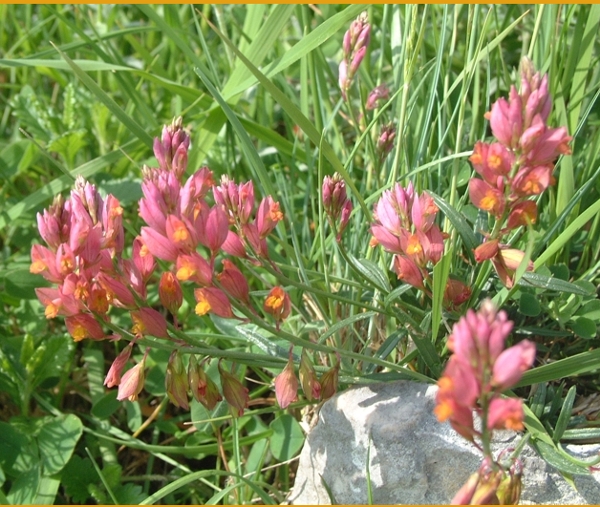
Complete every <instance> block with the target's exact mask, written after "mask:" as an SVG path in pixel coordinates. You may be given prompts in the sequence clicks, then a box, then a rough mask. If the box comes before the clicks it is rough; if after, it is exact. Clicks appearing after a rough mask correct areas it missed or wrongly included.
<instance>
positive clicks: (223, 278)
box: [217, 259, 250, 305]
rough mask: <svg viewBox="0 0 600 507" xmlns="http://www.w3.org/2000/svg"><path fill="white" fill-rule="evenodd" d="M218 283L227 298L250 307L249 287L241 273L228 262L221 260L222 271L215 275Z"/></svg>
mask: <svg viewBox="0 0 600 507" xmlns="http://www.w3.org/2000/svg"><path fill="white" fill-rule="evenodd" d="M217 278H218V279H219V283H220V284H221V286H222V287H223V289H225V291H226V292H227V293H228V294H229V296H231V297H233V298H234V299H237V300H239V301H242V302H243V303H244V304H246V305H250V287H249V286H248V281H247V280H246V277H245V276H244V275H243V274H242V272H241V271H240V270H239V269H238V268H237V266H236V265H235V264H233V262H231V261H230V260H227V259H224V260H223V271H221V273H220V274H219V275H217Z"/></svg>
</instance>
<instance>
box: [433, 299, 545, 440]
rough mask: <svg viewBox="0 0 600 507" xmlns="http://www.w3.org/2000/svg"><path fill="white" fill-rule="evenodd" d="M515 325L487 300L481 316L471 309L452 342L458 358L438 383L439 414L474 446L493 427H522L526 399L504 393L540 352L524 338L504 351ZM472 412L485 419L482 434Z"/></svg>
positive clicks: (437, 406)
mask: <svg viewBox="0 0 600 507" xmlns="http://www.w3.org/2000/svg"><path fill="white" fill-rule="evenodd" d="M512 326H513V323H512V322H511V321H509V320H508V318H507V315H506V313H505V312H503V311H500V312H497V311H496V309H495V307H494V305H493V303H492V302H491V301H489V300H485V301H484V302H483V303H482V305H481V308H480V310H479V312H478V313H475V312H474V311H473V310H471V309H469V310H468V311H467V314H466V315H465V316H464V317H462V318H461V319H460V320H459V321H458V322H457V323H456V324H455V325H454V328H453V330H452V335H451V336H450V338H449V340H448V348H449V349H450V350H451V351H452V352H453V354H452V356H451V357H450V360H449V361H448V364H447V365H446V369H445V370H444V374H443V375H442V377H441V378H440V379H439V381H438V386H439V390H438V394H437V400H436V408H435V413H436V415H437V417H438V419H439V420H440V421H446V420H449V421H450V424H451V425H452V427H453V428H454V429H455V430H456V432H457V433H459V434H460V435H462V436H463V437H465V438H466V439H468V440H470V441H472V442H474V438H475V437H478V438H482V436H488V435H489V433H490V432H491V431H492V430H494V429H513V430H520V429H522V428H523V407H522V401H521V400H520V399H516V398H502V397H501V396H500V395H501V393H502V392H503V391H505V390H506V389H509V388H511V387H512V386H514V385H515V384H516V383H517V382H518V381H519V380H520V378H521V376H522V375H523V372H525V371H526V370H527V369H529V368H530V367H531V365H532V364H533V361H534V359H535V351H536V349H535V344H534V343H533V342H530V341H528V340H523V341H521V342H519V343H518V344H517V345H514V346H512V347H509V348H508V349H506V350H505V349H504V346H505V342H506V338H507V337H508V335H509V334H510V331H511V329H512ZM473 411H475V412H476V413H477V414H478V415H479V416H480V417H481V419H482V424H483V428H482V432H479V431H477V430H476V429H475V427H474V421H473ZM484 434H485V435H484Z"/></svg>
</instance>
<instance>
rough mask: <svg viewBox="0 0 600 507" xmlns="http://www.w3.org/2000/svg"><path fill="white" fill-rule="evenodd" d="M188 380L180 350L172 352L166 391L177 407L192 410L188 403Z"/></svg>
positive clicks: (166, 377) (166, 379)
mask: <svg viewBox="0 0 600 507" xmlns="http://www.w3.org/2000/svg"><path fill="white" fill-rule="evenodd" d="M188 386H189V383H188V378H187V374H186V371H185V366H184V364H183V359H182V358H181V354H180V352H179V351H178V350H174V351H173V352H171V355H170V357H169V361H168V363H167V371H166V374H165V390H166V392H167V396H168V397H169V399H170V400H171V402H172V403H173V405H175V406H176V407H181V408H183V409H185V410H188V409H189V408H190V406H189V403H188V394H187V393H188Z"/></svg>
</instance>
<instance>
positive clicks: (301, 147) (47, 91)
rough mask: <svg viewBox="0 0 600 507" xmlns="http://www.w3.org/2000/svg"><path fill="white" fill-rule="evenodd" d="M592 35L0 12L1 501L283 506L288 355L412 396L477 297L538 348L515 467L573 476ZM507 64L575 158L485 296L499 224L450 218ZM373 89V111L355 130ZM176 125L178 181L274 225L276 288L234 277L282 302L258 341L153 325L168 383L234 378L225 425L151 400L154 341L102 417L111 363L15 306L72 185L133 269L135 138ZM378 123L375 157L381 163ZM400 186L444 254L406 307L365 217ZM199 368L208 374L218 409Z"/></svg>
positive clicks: (592, 149) (594, 189)
mask: <svg viewBox="0 0 600 507" xmlns="http://www.w3.org/2000/svg"><path fill="white" fill-rule="evenodd" d="M363 10H367V11H368V14H369V20H370V23H371V25H372V33H371V42H370V44H369V49H368V52H367V55H366V57H365V60H364V61H363V63H362V65H361V67H360V69H359V72H358V75H357V76H356V77H355V82H354V84H353V87H352V88H351V90H350V93H349V100H348V101H344V100H343V99H342V98H341V94H340V90H339V86H338V83H337V79H338V64H339V62H340V60H341V58H342V39H343V36H344V32H345V30H346V29H347V28H348V26H349V24H350V23H351V22H352V20H353V19H355V18H356V16H357V15H358V14H360V12H361V11H363ZM599 24H600V9H599V8H598V6H591V5H534V6H523V5H454V6H451V5H420V6H417V5H372V6H362V5H351V6H341V5H329V4H323V5H319V6H308V5H297V6H294V5H260V4H256V5H248V6H242V5H213V6H211V5H203V6H191V5H164V6H162V5H149V6H142V5H140V6H137V5H135V6H131V5H76V6H74V5H37V6H35V5H0V48H2V50H1V51H0V98H1V100H2V104H3V105H4V113H3V114H2V115H1V117H0V134H1V135H0V301H1V303H2V304H1V306H0V313H1V317H2V318H0V393H1V394H0V404H2V406H3V407H6V409H5V410H3V414H2V417H1V418H0V419H1V421H0V500H2V501H4V499H6V500H7V501H8V502H11V503H38V504H43V503H54V502H55V503H63V504H64V503H90V502H98V503H102V504H106V503H119V504H134V503H144V504H146V503H154V502H158V501H164V502H165V503H170V504H188V503H189V504H201V503H208V504H210V503H219V502H222V503H255V502H257V501H258V502H262V503H281V502H283V501H284V500H285V494H286V492H287V491H289V489H290V487H291V486H292V483H291V481H290V476H291V475H292V472H293V468H292V467H293V465H291V464H290V462H291V461H292V460H293V459H294V458H295V457H296V456H297V454H298V452H299V449H300V447H301V444H302V441H303V434H302V431H301V425H300V424H299V421H302V419H303V418H305V413H306V409H305V406H307V405H310V403H309V402H308V401H306V399H304V398H302V397H301V399H300V401H297V402H295V403H293V404H292V405H291V406H290V408H289V409H287V410H286V411H283V410H281V409H279V408H278V407H277V405H276V403H275V401H274V397H273V395H272V381H273V377H274V376H275V375H277V374H278V373H280V372H281V370H282V368H283V367H284V366H285V364H286V361H287V358H288V350H289V347H290V346H293V349H292V354H293V358H294V361H295V362H296V363H298V362H299V358H300V354H301V352H302V349H305V350H307V351H308V352H309V355H310V357H311V360H312V361H313V362H314V364H315V369H316V372H317V375H319V376H321V375H322V374H323V373H324V372H325V371H326V370H328V369H329V368H330V367H331V366H332V365H333V364H334V363H335V357H336V356H335V354H336V353H339V355H340V358H341V369H340V383H341V385H342V388H345V387H346V386H349V385H352V384H360V383H368V382H374V381H380V380H390V379H396V378H410V379H413V380H419V381H425V382H433V381H435V380H436V379H437V378H438V377H439V375H440V374H441V372H442V369H443V366H444V363H445V361H446V359H447V354H448V351H447V347H446V344H447V337H448V334H449V332H450V330H451V329H452V325H453V324H454V323H455V322H456V321H457V320H458V319H459V318H460V316H462V315H463V314H464V313H465V311H466V309H467V308H468V307H476V306H477V305H478V303H479V301H480V300H481V299H482V298H484V297H495V298H496V300H497V301H500V302H501V303H502V304H503V307H504V309H505V310H506V311H507V312H508V313H509V315H510V318H511V320H513V321H514V322H515V327H514V332H513V340H514V341H515V342H516V341H518V340H519V339H521V338H524V337H526V338H528V339H531V340H533V341H535V343H536V346H537V349H538V359H539V361H538V363H536V366H535V367H534V368H533V369H532V370H531V371H529V372H527V373H525V375H524V376H523V378H522V379H521V381H520V383H519V385H518V387H517V388H516V393H517V394H519V395H521V396H526V394H527V392H528V391H527V388H530V387H533V389H532V393H531V396H530V397H529V399H528V406H529V408H527V419H526V424H527V428H528V431H529V433H530V434H531V442H532V444H533V445H534V447H535V448H536V449H537V450H538V451H539V453H540V454H541V455H542V456H543V457H544V458H545V459H547V460H548V462H550V463H552V464H554V465H555V466H557V467H558V468H559V469H561V470H562V471H563V472H565V473H571V474H572V473H582V470H584V469H585V467H586V466H587V465H588V464H585V463H583V464H582V463H580V462H576V461H574V460H573V459H571V458H570V457H569V456H568V454H567V453H566V452H565V451H564V450H563V449H562V447H561V442H564V441H567V440H568V441H573V440H583V439H585V438H597V437H598V434H597V432H598V429H597V420H598V412H596V413H594V412H591V413H588V418H587V419H586V418H585V417H583V416H578V415H577V414H572V409H573V407H574V406H577V405H578V403H580V402H581V401H582V400H585V399H586V398H587V397H588V396H590V395H592V394H594V393H596V392H597V391H598V389H600V383H599V382H598V378H597V376H598V364H600V363H599V362H598V361H599V359H600V355H599V353H598V346H599V345H600V342H599V337H598V322H599V321H600V301H598V296H597V290H596V287H597V286H598V284H599V282H600V279H599V270H600V263H599V261H598V259H599V258H600V257H599V255H600V213H599V211H600V196H599V193H600V185H599V184H598V181H599V176H600V167H599V166H600V163H599V162H600V157H599V155H600V129H598V126H599V125H600V118H599V114H600V109H599V107H598V104H599V98H600V66H599V65H598V58H599V55H600V53H599V50H600V48H599V46H598V39H597V36H596V34H597V33H598V25H599ZM48 41H53V43H49V42H48ZM565 47H568V48H570V50H569V51H564V48H565ZM525 55H528V56H529V57H530V58H531V59H532V60H533V62H534V64H535V66H536V68H538V69H540V70H541V71H543V72H547V73H548V74H549V80H550V81H549V83H550V90H551V94H552V97H553V110H552V113H551V116H550V123H551V124H552V125H554V126H558V125H565V126H566V127H567V128H568V131H569V134H570V135H571V136H573V140H572V142H571V143H570V147H571V149H572V155H570V156H563V157H561V158H560V159H559V160H558V161H557V163H556V169H555V171H554V176H555V178H556V181H557V184H556V185H554V186H552V187H550V188H549V189H548V190H547V191H546V192H545V193H544V194H543V195H541V196H540V197H538V198H537V205H538V219H537V222H536V223H535V224H534V225H533V226H532V227H531V228H527V227H521V228H519V229H517V230H515V231H514V233H512V234H511V235H510V236H508V240H507V241H509V242H510V246H511V247H512V248H516V249H520V250H523V251H527V252H529V253H530V254H531V259H532V261H533V262H534V265H535V271H534V272H523V273H520V272H519V274H522V276H521V277H518V278H519V279H518V281H517V283H516V284H515V287H513V288H512V289H507V288H505V287H503V286H502V284H501V283H500V281H499V280H498V277H497V276H496V273H495V272H494V270H493V269H492V267H491V265H490V263H489V262H484V263H479V264H478V263H476V262H475V256H474V254H473V250H474V249H475V248H476V247H477V246H478V245H479V244H481V242H482V240H483V238H484V237H485V235H486V234H488V233H490V232H491V231H492V230H493V228H494V227H495V223H494V221H493V220H490V219H489V217H488V215H487V214H486V213H483V212H481V211H479V210H478V209H477V208H475V207H474V206H473V205H472V204H471V203H470V200H469V195H468V182H469V180H470V178H471V177H473V174H474V173H473V170H472V167H471V164H470V163H469V161H468V158H469V156H470V155H471V150H472V149H473V145H474V143H475V142H476V141H477V140H486V139H489V130H488V128H489V124H488V122H487V121H486V120H485V119H484V114H485V112H486V111H489V110H490V107H491V104H492V103H493V102H494V101H495V100H496V99H497V98H499V97H503V96H506V95H507V94H508V92H509V89H510V86H511V85H513V84H518V80H519V73H518V70H517V67H518V65H519V60H520V58H521V56H525ZM383 83H386V84H387V85H388V86H389V88H390V90H391V93H390V96H389V98H388V99H386V100H384V103H383V104H382V106H381V107H380V108H378V109H377V110H375V111H368V110H366V109H365V107H364V104H365V101H366V97H367V95H368V93H369V92H370V90H371V89H373V87H375V86H376V85H380V84H383ZM179 115H182V116H183V118H184V126H185V127H186V128H187V129H189V131H190V133H191V136H192V143H191V150H190V153H189V167H188V173H191V171H193V170H195V169H196V168H198V167H200V166H202V165H207V166H208V167H210V169H211V170H212V171H213V172H214V176H215V180H216V181H218V180H219V178H220V177H221V176H222V175H229V176H230V177H232V178H233V179H235V181H236V182H241V181H247V180H253V181H254V184H255V188H256V193H257V197H258V198H260V197H263V196H266V195H269V194H270V195H272V196H273V198H274V199H275V200H276V201H278V202H279V203H280V205H281V209H282V211H283V213H284V216H285V219H284V221H283V223H280V224H279V226H278V227H277V228H276V229H275V231H274V232H273V234H272V237H271V238H270V239H269V248H270V252H271V257H272V259H273V261H274V265H275V266H276V268H277V269H275V268H273V267H269V266H261V267H260V269H259V267H257V266H254V265H252V264H250V263H243V262H240V266H241V267H242V269H243V270H244V274H245V275H247V276H248V279H249V280H250V283H251V293H250V296H251V298H252V301H253V302H254V303H255V306H256V308H257V309H258V310H259V312H258V313H260V308H261V307H262V302H263V301H264V298H265V296H266V294H267V292H268V290H269V289H270V288H271V287H272V286H273V285H276V284H279V285H281V286H283V287H285V289H286V291H287V292H288V293H289V295H290V297H291V301H292V313H291V315H290V317H289V318H288V319H286V321H285V322H284V323H283V324H282V325H281V328H280V329H279V328H276V327H275V326H274V325H272V321H268V322H267V321H266V320H265V319H263V318H262V317H261V316H260V315H258V314H257V315H254V314H251V315H247V316H246V317H247V322H241V321H238V320H231V319H221V318H219V317H214V316H213V317H211V318H207V317H202V318H201V317H199V316H197V315H196V314H195V313H194V306H195V300H194V294H193V288H191V287H190V286H187V287H185V288H184V300H185V302H184V304H183V306H182V308H181V309H180V312H179V315H178V320H179V322H180V323H181V324H182V327H181V329H177V330H175V328H174V327H173V326H171V327H170V331H171V332H172V333H173V334H174V335H175V336H176V337H177V339H178V340H181V342H178V343H186V347H187V348H186V349H185V354H184V355H185V360H186V362H187V359H188V356H189V354H190V353H194V354H196V355H198V357H200V356H202V357H205V356H211V357H214V358H223V359H225V362H226V363H227V364H228V366H229V365H230V364H231V363H235V365H236V367H235V369H234V371H235V372H238V374H239V375H238V378H239V379H242V374H243V377H244V378H246V379H247V380H248V381H247V382H245V385H246V386H247V387H248V388H249V389H250V399H251V406H250V408H249V409H247V410H246V412H245V414H244V415H243V416H242V417H240V418H238V419H236V420H235V421H234V420H232V417H231V414H230V412H229V411H228V408H227V404H226V403H225V402H220V403H219V404H218V405H217V407H216V408H215V410H214V411H208V410H207V409H206V408H205V407H204V406H203V405H202V404H200V403H198V402H196V401H195V400H192V401H191V402H190V410H189V411H186V410H183V409H180V408H176V407H174V406H173V405H170V404H169V403H168V399H167V397H166V395H165V369H166V365H167V362H168V358H169V355H170V352H171V350H172V349H173V347H174V345H173V342H170V341H166V340H158V339H153V338H145V339H144V340H143V341H142V342H140V345H141V347H140V348H139V349H138V348H135V349H134V354H133V356H134V358H135V360H136V361H138V360H140V359H141V357H142V355H143V351H144V347H145V346H151V347H152V351H151V353H150V354H149V356H148V359H147V370H146V377H147V378H146V390H145V391H144V393H143V394H141V395H140V398H139V400H137V401H125V402H118V401H117V400H116V390H115V389H112V390H109V389H107V388H105V387H104V385H103V382H104V379H105V375H106V372H107V370H108V368H109V367H110V364H111V363H112V361H113V360H114V358H115V357H116V355H117V354H118V353H119V351H120V350H121V349H122V344H121V343H122V342H113V341H103V342H93V341H90V340H86V341H84V342H80V343H74V342H73V340H72V339H71V338H70V336H69V335H68V333H67V332H66V330H65V328H64V326H63V324H62V318H59V319H49V320H47V319H45V318H44V309H43V306H42V305H41V304H40V303H39V302H38V301H37V298H36V294H35V289H36V288H39V287H49V286H51V284H49V283H47V282H45V281H44V280H43V279H42V278H41V277H40V276H38V275H34V274H32V273H30V272H29V265H30V258H29V253H30V250H31V246H32V245H33V244H36V243H41V238H40V237H39V234H38V231H37V228H36V213H38V212H42V210H43V209H44V208H47V207H48V206H49V205H50V204H51V202H52V199H53V197H54V196H55V195H57V194H63V195H64V196H66V193H67V192H68V191H69V190H70V188H71V187H72V184H73V181H74V179H75V177H76V176H77V175H83V176H84V177H86V178H87V179H89V180H90V181H91V182H92V183H94V184H95V185H96V186H97V188H99V189H100V191H101V192H102V193H103V194H104V195H105V194H107V193H112V194H113V195H115V196H116V197H117V198H118V199H119V201H120V203H121V206H122V207H123V209H124V214H123V216H124V222H125V224H126V240H125V243H126V245H127V247H126V250H127V253H128V254H129V252H130V245H131V242H132V240H133V238H134V237H135V236H136V235H137V234H139V230H140V226H141V225H143V224H142V221H141V219H140V218H139V216H138V206H137V201H138V199H139V198H140V196H141V195H142V194H141V189H140V184H141V181H142V179H141V176H142V175H141V168H142V166H143V165H144V164H147V165H149V166H155V165H156V159H155V157H154V156H153V154H152V149H151V148H152V140H153V138H154V137H156V136H159V135H160V128H161V125H163V124H168V123H170V122H171V120H172V119H173V118H174V117H176V116H179ZM390 122H393V123H394V124H395V126H396V129H397V134H396V138H395V140H394V143H393V149H392V151H391V152H390V154H389V155H388V157H387V158H380V157H379V155H378V154H377V151H376V150H377V141H378V139H379V134H380V128H381V127H382V126H383V125H385V124H388V123H390ZM334 171H337V172H339V173H340V174H341V175H342V177H343V179H344V181H345V183H346V186H347V189H348V194H349V197H350V199H351V200H352V201H353V203H354V211H353V212H352V214H351V216H350V219H349V222H348V225H347V228H346V230H345V232H344V234H343V235H342V238H341V241H340V243H339V244H338V242H337V241H336V238H335V231H333V230H332V229H331V227H330V224H329V223H328V222H327V220H326V217H325V214H324V211H323V204H322V202H321V196H322V194H321V184H322V181H323V177H324V176H325V175H330V174H332V173H333V172H334ZM409 181H412V182H413V183H414V185H415V188H416V189H417V190H418V191H419V192H421V191H423V190H427V191H428V192H429V193H430V195H431V196H432V197H433V199H434V200H435V203H436V205H437V206H438V208H439V209H440V219H438V223H439V225H440V227H441V228H442V229H443V231H444V232H445V233H447V235H448V239H447V246H446V250H445V254H444V256H443V257H442V260H441V261H440V262H439V263H438V264H437V265H436V266H435V267H434V268H433V269H432V285H431V288H432V292H431V294H428V295H425V294H424V293H423V292H420V291H418V290H416V289H415V288H414V287H412V286H410V285H409V284H406V283H403V282H402V281H400V280H398V279H397V277H396V275H395V273H394V272H393V270H392V269H390V265H391V260H392V257H391V256H390V254H388V253H386V252H385V251H384V250H383V249H382V248H381V247H377V248H371V247H370V246H369V240H370V238H371V233H370V227H371V224H372V218H373V217H372V215H373V206H374V204H375V203H376V201H377V200H378V199H379V197H380V196H381V193H382V192H383V191H384V190H386V189H390V188H391V187H392V186H393V185H394V184H395V183H396V182H399V183H401V184H403V185H406V184H407V183H408V182H409ZM163 268H164V266H163ZM524 268H525V264H523V266H522V269H523V270H524ZM452 279H456V280H463V281H464V282H466V284H467V285H468V286H469V287H470V288H471V290H472V295H471V297H470V299H469V300H468V301H467V302H465V303H464V304H462V305H458V306H448V305H447V304H446V303H445V302H444V290H445V287H446V284H447V282H448V280H452ZM156 281H157V280H153V283H154V282H156ZM149 294H150V296H149V298H150V304H151V305H153V307H155V308H161V306H160V303H159V300H158V297H157V295H156V290H154V289H152V290H151V291H149ZM238 310H239V309H238ZM111 325H112V326H114V329H112V328H111V329H112V331H114V332H118V333H119V334H122V336H123V339H124V340H129V339H131V334H130V332H129V331H130V327H131V326H130V323H129V320H128V315H127V313H126V312H125V311H123V310H118V309H116V310H115V311H111ZM216 362H217V361H216V359H215V360H213V361H211V362H209V363H207V364H206V365H205V366H206V372H207V375H208V376H209V377H210V378H211V379H213V381H214V382H216V383H217V384H219V386H220V380H219V375H218V371H217V365H216ZM563 380H564V382H563ZM566 386H569V389H566ZM309 408H310V407H309ZM303 409H304V410H303ZM309 412H310V411H309ZM67 414H68V415H67ZM75 414H76V415H75ZM304 422H305V423H306V422H307V421H306V420H305V421H304ZM590 435H591V437H590Z"/></svg>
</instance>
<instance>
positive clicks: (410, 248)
mask: <svg viewBox="0 0 600 507" xmlns="http://www.w3.org/2000/svg"><path fill="white" fill-rule="evenodd" d="M422 252H423V247H422V246H421V243H420V241H419V238H418V237H417V236H416V235H415V234H413V235H412V236H411V237H410V238H408V245H407V247H406V253H407V255H419V254H420V253H422Z"/></svg>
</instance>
